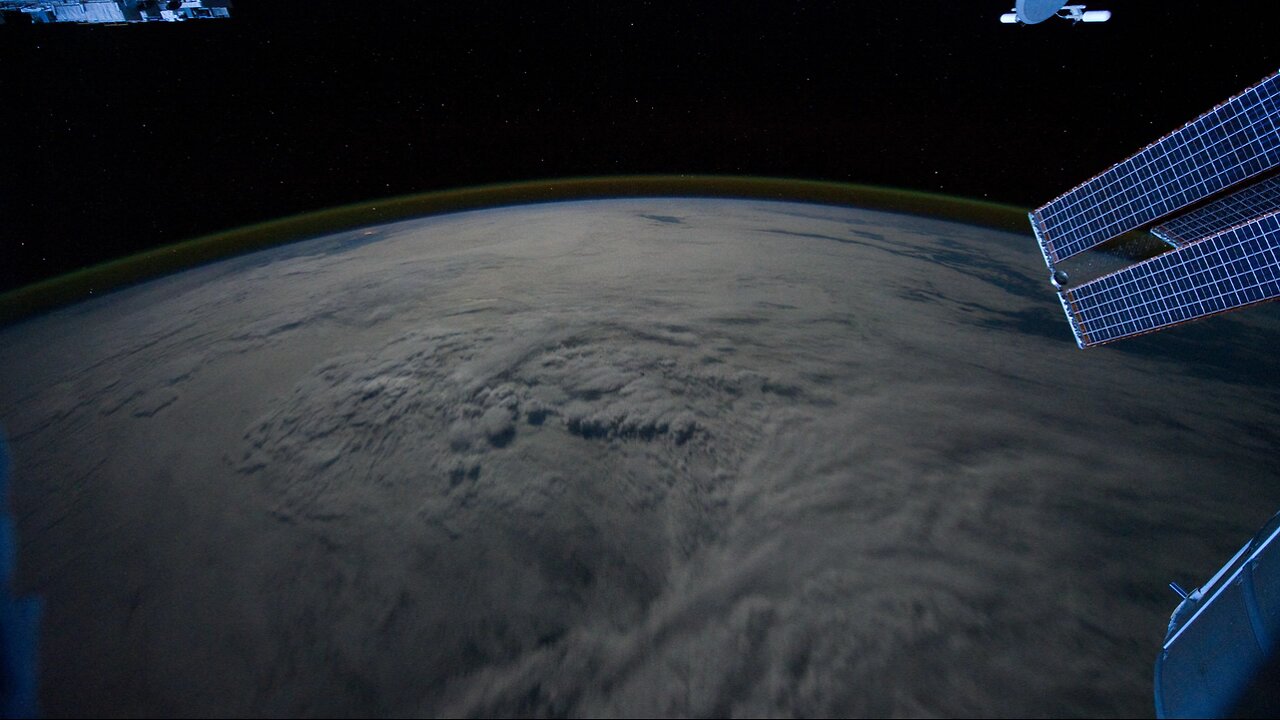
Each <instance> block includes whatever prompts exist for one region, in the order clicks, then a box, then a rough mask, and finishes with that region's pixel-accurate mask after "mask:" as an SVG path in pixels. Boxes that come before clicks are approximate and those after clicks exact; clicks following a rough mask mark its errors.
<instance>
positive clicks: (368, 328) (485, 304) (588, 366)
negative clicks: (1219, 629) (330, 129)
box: [0, 198, 1280, 717]
mask: <svg viewBox="0 0 1280 720" xmlns="http://www.w3.org/2000/svg"><path fill="white" fill-rule="evenodd" d="M1278 346H1280V317H1278V316H1277V315H1276V314H1275V312H1274V311H1273V310H1272V309H1270V308H1260V309H1255V310H1250V311H1247V312H1244V313H1236V314H1233V315H1230V316H1224V317H1221V318H1215V319H1213V320H1209V321H1206V322H1203V323H1197V324H1193V325H1190V326H1187V327H1185V328H1180V329H1175V330H1171V331H1168V332H1165V333H1160V334H1157V335H1152V336H1148V337H1144V338H1139V339H1135V340H1131V341H1126V342H1121V343H1117V344H1114V345H1110V346H1107V347H1105V348H1101V349H1092V350H1088V351H1081V350H1078V349H1077V348H1076V347H1075V345H1074V342H1073V341H1072V339H1071V334H1070V332H1069V330H1068V328H1067V325H1066V323H1065V321H1064V319H1063V317H1062V312H1061V309H1060V307H1059V305H1058V302H1057V300H1056V298H1055V297H1054V295H1053V292H1052V289H1051V288H1050V286H1049V284H1048V282H1047V278H1046V271H1045V269H1044V266H1043V263H1042V262H1041V260H1040V257H1039V254H1038V252H1037V250H1036V246H1035V242H1034V240H1033V239H1032V238H1031V237H1030V235H1029V234H1016V233H1008V232H999V231H995V230H990V229H984V228H982V227H977V226H971V225H965V224H962V223H959V222H952V221H946V220H938V219H926V218H923V217H915V216H911V215H901V214H892V213H886V212H878V211H872V210H860V209H852V208H845V207H836V206H826V205H819V204H812V203H793V202H769V201H760V200H750V201H748V200H726V199H696V198H650V199H635V200H593V201H580V202H557V203H549V204H542V205H532V206H522V207H510V208H494V209H488V210H479V211H472V212H464V213H456V214H450V215H443V216H437V217H431V218H425V219H418V220H411V221H404V222H398V223H394V224H387V225H383V226H376V227H370V228H367V229H364V230H356V231H351V232H343V233H340V234H336V235H332V236H328V237H322V238H319V239H315V240H309V241H305V242H300V243H294V244H290V245H287V246H283V247H279V248H275V249H271V250H266V251H262V252H258V253H255V254H252V255H246V256H241V257H237V258H233V259H229V260H223V261H219V262H217V263H213V264H209V265H205V266H203V267H199V268H196V269H193V270H189V271H186V272H183V273H180V274H177V275H172V276H169V277H165V278H162V279H159V280H154V281H151V282H148V283H145V284H142V285H139V286H136V287H133V288H130V289H128V290H124V291H120V292H116V293H112V294H109V295H106V296H103V297H100V298H97V299H94V300H92V301H88V302H84V303H80V304H77V305H74V306H71V307H68V308H64V309H61V310H58V311H56V312H53V313H49V314H45V315H43V316H40V317H36V318H31V319H28V320H26V321H24V322H21V323H18V324H14V325H11V326H9V327H7V328H4V329H2V330H0V375H2V376H3V377H4V379H5V380H4V382H3V384H0V422H2V423H3V425H4V426H5V428H6V429H7V432H8V436H9V439H10V443H11V446H12V452H13V458H14V460H13V462H14V487H13V503H14V512H15V514H16V516H17V518H18V533H19V538H20V549H19V556H18V560H17V562H18V576H17V587H18V589H19V590H20V591H21V592H23V593H32V594H37V595H39V596H41V597H42V598H43V599H44V603H45V615H44V619H43V623H42V627H41V639H40V643H41V646H40V697H41V703H42V706H43V710H44V712H45V713H46V714H48V715H51V716H55V717H56V716H77V715H143V716H168V715H173V716H194V715H295V714H296V715H468V716H490V715H573V716H581V715H606V716H637V715H639V716H647V715H696V716H723V715H735V716H742V715H745V716H761V715H794V716H810V715H899V716H900V715H999V716H1024V715H1027V716H1044V715H1150V714H1151V713H1152V711H1153V707H1152V700H1151V697H1152V663H1153V661H1154V659H1155V655H1156V653H1157V651H1158V648H1159V646H1160V641H1161V639H1162V637H1163V634H1164V630H1165V625H1166V622H1167V620H1168V615H1169V612H1170V611H1171V610H1172V609H1173V607H1174V605H1176V603H1177V597H1176V596H1175V595H1174V594H1173V593H1172V592H1170V591H1169V590H1168V589H1167V587H1166V584H1167V583H1168V582H1169V581H1171V580H1176V581H1178V582H1180V583H1182V584H1183V585H1186V586H1189V587H1190V586H1194V585H1196V584H1199V583H1201V582H1203V581H1204V580H1206V579H1207V578H1208V577H1209V576H1210V575H1211V574H1212V573H1213V572H1214V571H1215V570H1216V569H1217V568H1218V567H1219V566H1220V565H1221V564H1223V563H1224V562H1226V560H1227V559H1228V558H1229V557H1230V555H1231V553H1232V552H1233V551H1234V550H1235V549H1236V548H1237V547H1239V546H1240V545H1241V544H1243V543H1244V542H1245V541H1246V540H1247V539H1248V538H1249V537H1250V536H1251V535H1252V534H1253V532H1254V531H1255V530H1256V529H1257V528H1258V527H1259V526H1260V525H1261V524H1262V523H1263V522H1264V521H1265V520H1266V519H1267V518H1268V517H1269V516H1270V515H1271V514H1272V513H1273V512H1274V511H1275V510H1276V509H1277V504H1278V503H1277V497H1278V495H1280V492H1278V491H1280V477H1277V470H1276V463H1275V448H1276V441H1277V438H1276V428H1277V427H1280V403H1278V402H1277V396H1276V392H1275V388H1276V382H1275V378H1276V377H1277V370H1280V368H1278V367H1277V360H1276V358H1275V354H1274V348H1276V347H1278Z"/></svg>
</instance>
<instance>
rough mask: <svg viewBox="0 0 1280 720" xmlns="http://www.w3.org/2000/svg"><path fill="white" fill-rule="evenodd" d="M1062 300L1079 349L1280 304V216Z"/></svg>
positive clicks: (1126, 271) (1149, 262) (1103, 280)
mask: <svg viewBox="0 0 1280 720" xmlns="http://www.w3.org/2000/svg"><path fill="white" fill-rule="evenodd" d="M1062 295H1063V304H1064V307H1066V308H1067V309H1068V312H1069V313H1070V315H1072V316H1073V323H1074V324H1073V329H1075V330H1077V342H1078V343H1079V344H1080V346H1081V347H1086V346H1089V345H1099V344H1102V343H1106V342H1110V341H1112V340H1118V339H1120V338H1124V337H1129V336H1132V335H1140V334H1142V333H1146V332H1151V331H1153V330H1158V329H1160V328H1164V327H1168V326H1170V325H1177V324H1179V323H1183V322H1187V321H1189V320H1195V319H1197V318H1201V317H1205V316H1207V315H1213V314H1216V313H1220V312H1225V311H1227V310H1234V309H1236V308H1239V307H1242V306H1244V305H1250V304H1253V303H1257V302H1262V301H1264V300H1271V299H1274V298H1276V297H1280V212H1274V213H1271V214H1270V215H1265V216H1262V217H1260V218H1256V219H1254V220H1252V221H1250V222H1248V223H1245V224H1243V225H1238V226H1236V227H1233V228H1231V229H1229V230H1226V231H1224V232H1221V233H1219V234H1217V235H1213V236H1211V237H1208V238H1205V239H1203V240H1201V241H1198V242H1195V243H1192V244H1190V245H1186V246H1184V247H1181V248H1179V249H1177V250H1172V251H1170V252H1167V253H1165V254H1163V255H1160V256H1158V257H1154V258H1152V259H1150V260H1146V261H1143V262H1140V263H1137V264H1135V265H1131V266H1129V267H1127V268H1125V269H1123V270H1120V271H1118V272H1115V273H1112V274H1110V275H1106V276H1103V277H1101V278H1098V279H1097V280H1094V281H1092V282H1089V283H1085V284H1084V285H1081V286H1079V287H1076V288H1072V289H1069V290H1065V291H1064V292H1063V294H1062Z"/></svg>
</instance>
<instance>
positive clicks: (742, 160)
mask: <svg viewBox="0 0 1280 720" xmlns="http://www.w3.org/2000/svg"><path fill="white" fill-rule="evenodd" d="M1010 5H1011V2H1010V1H1009V0H1003V1H1002V0H954V1H952V2H939V1H934V0H929V1H927V2H919V1H916V0H901V1H900V2H864V1H856V2H855V1H853V0H845V1H842V2H803V3H781V2H778V3H758V2H735V3H727V2H717V3H699V2H670V3H668V2H661V3H647V2H646V3H635V2H622V1H619V0H610V1H609V2H598V1H596V2H589V3H577V2H573V3H568V2H560V3H555V4H553V5H548V6H543V5H540V4H531V3H527V2H524V3H505V2H501V3H500V2H476V1H474V0H469V1H468V2H457V3H445V2H434V1H433V2H417V3H409V2H383V3H370V2H348V3H336V2H307V3H302V2H278V1H270V2H268V1H256V2H255V1H254V0H240V1H239V2H237V3H236V4H235V6H234V8H233V18H232V19H231V20H228V21H203V22H187V23H182V24H168V23H156V24H151V25H137V26H128V27H94V26H50V25H44V26H25V27H24V26H17V25H14V24H6V25H3V26H0V128H3V130H4V139H3V145H2V147H3V151H0V168H3V172H2V173H0V183H3V184H2V185H0V212H2V213H3V223H0V239H2V242H3V245H2V248H0V249H2V255H0V290H4V289H10V288H13V287H15V286H19V285H23V284H26V283H28V282H31V281H34V280H37V279H41V278H45V277H50V276H53V275H58V274H61V273H64V272H66V271H69V270H72V269H75V268H77V267H83V266H87V265H92V264H95V263H98V262H101V261H103V260H106V259H110V258H113V257H118V256H121V255H126V254H130V253H133V252H136V251H139V250H143V249H146V248H150V247H154V246H157V245H164V244H168V243H172V242H175V241H178V240H183V239H187V238H190V237H193V236H197V235H201V234H205V233H209V232H213V231H217V230H222V229H228V228H233V227H237V226H241V225H245V224H248V223H253V222H256V221H261V220H266V219H271V218H277V217H282V216H286V215H291V214H295V213H298V212H302V211H307V210H313V209H322V208H328V207H332V206H335V205H339V204H343V203H349V202H357V201H362V200H369V199H374V198H379V197H384V196H389V195H401V194H406V193H413V192H419V191H429V190H438V189H447V188H454V187H460V186H466V185H474V184H482V183H495V182H506V181H514V180H524V179H535V178H551V177H561V176H583V175H588V176H593V175H613V174H632V173H685V174H695V173H696V174H733V175H769V176H786V177H800V178H808V179H820V180H836V181H850V182H858V183H868V184H875V185H888V186H897V187H904V188H914V189H920V190H929V191H936V192H944V193H949V194H957V195H963V196H972V197H977V198H989V199H992V200H999V201H1004V202H1009V203H1015V204H1019V205H1023V206H1028V207H1029V206H1033V205H1038V204H1040V203H1042V202H1044V201H1046V200H1048V199H1049V198H1051V197H1053V196H1055V195H1058V194H1059V193H1061V192H1063V191H1065V190H1066V189H1067V188H1069V187H1070V186H1072V185H1075V184H1076V183H1078V182H1080V181H1082V180H1084V179H1085V178H1087V177H1089V176H1091V175H1093V174H1095V173H1096V172H1098V171H1101V170H1102V169H1104V168H1105V167H1106V166H1107V165H1109V164H1111V163H1112V162H1115V161H1117V160H1120V159H1122V158H1123V157H1125V156H1127V155H1129V154H1131V153H1132V152H1134V151H1135V150H1137V149H1138V148H1140V147H1141V146H1143V145H1145V144H1147V143H1148V142H1150V141H1152V140H1154V139H1155V138H1156V137H1158V136H1159V135H1162V134H1164V133H1165V132H1168V131H1170V130H1172V129H1174V128H1175V127H1177V126H1179V125H1181V124H1183V123H1184V122H1186V121H1188V120H1190V119H1192V118H1193V117H1195V116H1196V115H1198V114H1200V113H1202V112H1204V111H1206V110H1208V109H1209V108H1210V107H1212V106H1213V105H1215V104H1217V103H1218V102H1220V101H1222V100H1224V99H1226V98H1227V97H1228V96H1230V95H1232V94H1234V93H1236V92H1238V91H1239V90H1241V89H1242V88H1244V87H1245V86H1247V85H1250V84H1252V83H1254V82H1257V81H1258V80H1260V79H1261V78H1263V77H1264V76H1265V75H1267V74H1269V73H1271V72H1274V71H1275V70H1276V69H1277V64H1278V63H1280V57H1278V55H1280V54H1278V53H1277V52H1276V47H1277V45H1278V42H1277V40H1276V37H1275V34H1274V33H1275V28H1276V22H1275V21H1276V20H1278V19H1280V5H1278V4H1277V3H1274V2H1270V1H1269V0H1219V1H1217V2H1200V3H1198V2H1189V1H1183V0H1170V1H1168V2H1163V3H1154V2H1133V1H1132V0H1110V1H1108V2H1104V1H1103V0H1097V1H1095V2H1092V3H1091V4H1090V6H1091V7H1094V8H1108V9H1111V10H1112V11H1113V13H1114V17H1113V19H1112V21H1111V22H1110V23H1107V24H1105V25H1080V26H1071V25H1070V24H1069V23H1066V22H1062V21H1052V22H1048V23H1045V24H1043V25H1038V26H1033V27H1016V26H1006V25H1001V24H999V23H998V21H997V18H998V16H999V14H1000V13H1001V12H1004V11H1006V10H1007V9H1008V8H1009V6H1010Z"/></svg>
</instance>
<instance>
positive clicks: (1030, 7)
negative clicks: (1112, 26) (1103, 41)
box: [1000, 0, 1111, 25]
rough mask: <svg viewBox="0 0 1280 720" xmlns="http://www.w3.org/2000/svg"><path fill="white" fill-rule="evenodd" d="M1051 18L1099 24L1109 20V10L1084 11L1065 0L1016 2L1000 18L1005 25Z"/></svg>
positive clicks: (1018, 0)
mask: <svg viewBox="0 0 1280 720" xmlns="http://www.w3.org/2000/svg"><path fill="white" fill-rule="evenodd" d="M1051 17H1060V18H1063V19H1065V20H1070V21H1071V22H1073V23H1080V22H1087V23H1100V22H1106V21H1108V20H1110V19H1111V11H1110V10H1085V9H1084V5H1068V4H1066V0H1017V4H1016V5H1014V7H1013V9H1012V10H1010V11H1009V12H1007V13H1005V14H1003V15H1001V16H1000V22H1002V23H1004V24H1006V25H1014V24H1022V25H1035V24H1036V23H1042V22H1044V21H1045V20H1048V19H1049V18H1051Z"/></svg>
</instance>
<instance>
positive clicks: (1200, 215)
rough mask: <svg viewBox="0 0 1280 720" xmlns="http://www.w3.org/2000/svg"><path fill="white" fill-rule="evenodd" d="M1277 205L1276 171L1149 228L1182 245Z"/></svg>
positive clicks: (1279, 191) (1279, 194) (1279, 198)
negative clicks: (1258, 180)
mask: <svg viewBox="0 0 1280 720" xmlns="http://www.w3.org/2000/svg"><path fill="white" fill-rule="evenodd" d="M1277 208H1280V175H1276V176H1275V177H1271V178H1268V179H1266V180H1263V181H1261V182H1259V183H1257V184H1255V185H1250V186H1249V187H1247V188H1245V189H1243V190H1241V191H1239V192H1236V193H1232V194H1230V195H1228V196H1226V197H1224V198H1222V199H1221V200H1215V201H1214V202H1211V203H1209V204H1208V205H1205V206H1204V207H1202V208H1199V209H1197V210H1195V211H1193V212H1190V213H1187V214H1186V215H1180V216H1178V217H1176V218H1174V219H1172V220H1169V221H1168V222H1166V223H1164V224H1161V225H1157V226H1156V227H1153V228H1151V232H1152V233H1154V234H1155V235H1156V236H1157V237H1159V238H1160V239H1161V240H1164V241H1165V242H1167V243H1169V244H1170V245H1174V246H1179V245H1186V244H1187V243H1189V242H1193V241H1195V240H1199V239H1200V238H1202V237H1208V236H1209V235H1213V234H1215V233H1219V232H1222V231H1223V230H1226V229H1227V228H1229V227H1232V226H1234V225H1239V224H1240V223H1243V222H1248V221H1249V220H1252V219H1253V218H1255V217H1258V216H1259V215H1266V214H1267V213H1270V212H1272V211H1273V210H1275V209H1277Z"/></svg>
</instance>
